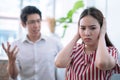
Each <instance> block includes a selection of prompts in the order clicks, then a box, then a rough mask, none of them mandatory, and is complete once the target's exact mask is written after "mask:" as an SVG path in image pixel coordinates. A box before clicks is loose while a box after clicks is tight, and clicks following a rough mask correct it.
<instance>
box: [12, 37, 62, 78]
mask: <svg viewBox="0 0 120 80" xmlns="http://www.w3.org/2000/svg"><path fill="white" fill-rule="evenodd" d="M13 45H17V46H18V48H19V53H18V54H17V59H16V64H17V67H18V71H19V75H20V78H21V80H56V78H55V75H56V74H55V64H54V59H55V56H56V55H57V53H58V52H59V51H60V50H61V48H62V45H61V43H60V42H59V41H57V39H54V38H50V37H45V36H41V38H40V39H39V40H38V41H36V42H35V43H33V42H31V41H30V40H29V39H28V38H27V37H26V38H25V39H23V40H18V41H16V42H14V43H13Z"/></svg>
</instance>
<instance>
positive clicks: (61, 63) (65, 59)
mask: <svg viewBox="0 0 120 80" xmlns="http://www.w3.org/2000/svg"><path fill="white" fill-rule="evenodd" d="M78 39H79V36H78V35H76V36H74V38H73V39H72V40H71V41H70V42H69V43H68V45H66V46H65V48H63V49H62V50H61V51H60V52H59V53H58V55H57V56H56V58H55V65H56V66H57V67H60V68H65V67H66V66H67V64H69V63H70V61H71V58H70V55H71V53H72V49H73V47H74V45H75V44H76V42H77V41H78Z"/></svg>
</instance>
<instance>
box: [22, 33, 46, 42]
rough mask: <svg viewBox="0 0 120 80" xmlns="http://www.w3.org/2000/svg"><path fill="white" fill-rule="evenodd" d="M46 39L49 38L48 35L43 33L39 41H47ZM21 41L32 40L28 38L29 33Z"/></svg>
mask: <svg viewBox="0 0 120 80" xmlns="http://www.w3.org/2000/svg"><path fill="white" fill-rule="evenodd" d="M46 39H47V37H46V36H45V35H41V37H40V38H39V39H38V40H37V41H40V40H45V41H46ZM21 41H22V42H31V41H30V40H29V39H28V37H27V35H26V36H24V37H23V38H22V40H21Z"/></svg>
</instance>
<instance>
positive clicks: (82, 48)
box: [55, 7, 120, 80]
mask: <svg viewBox="0 0 120 80" xmlns="http://www.w3.org/2000/svg"><path fill="white" fill-rule="evenodd" d="M79 39H82V43H77V41H78V40H79ZM55 65H56V66H57V67H60V68H66V80H110V79H111V76H112V74H113V73H120V63H118V51H117V49H116V48H115V47H114V46H113V44H112V43H111V41H110V40H109V38H108V36H107V33H106V21H105V19H104V16H103V14H102V12H101V11H100V10H98V9H96V8H94V7H90V8H87V9H85V10H84V11H83V12H82V14H81V16H80V19H79V21H78V32H77V34H76V35H75V36H74V38H73V39H72V40H71V41H70V43H68V45H67V46H66V47H65V48H63V49H62V50H61V51H60V52H59V54H58V55H57V56H56V59H55Z"/></svg>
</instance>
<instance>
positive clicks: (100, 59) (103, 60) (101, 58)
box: [95, 37, 115, 70]
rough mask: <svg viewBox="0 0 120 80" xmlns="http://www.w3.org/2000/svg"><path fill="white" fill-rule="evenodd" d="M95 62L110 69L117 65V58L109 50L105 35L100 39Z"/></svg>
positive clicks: (103, 67) (103, 68)
mask: <svg viewBox="0 0 120 80" xmlns="http://www.w3.org/2000/svg"><path fill="white" fill-rule="evenodd" d="M95 63H96V66H97V67H98V68H100V69H102V70H109V69H111V68H113V67H114V66H115V60H114V58H113V57H112V56H111V55H110V54H109V52H108V50H107V47H106V43H105V39H104V37H100V39H99V42H98V48H97V53H96V60H95Z"/></svg>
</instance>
